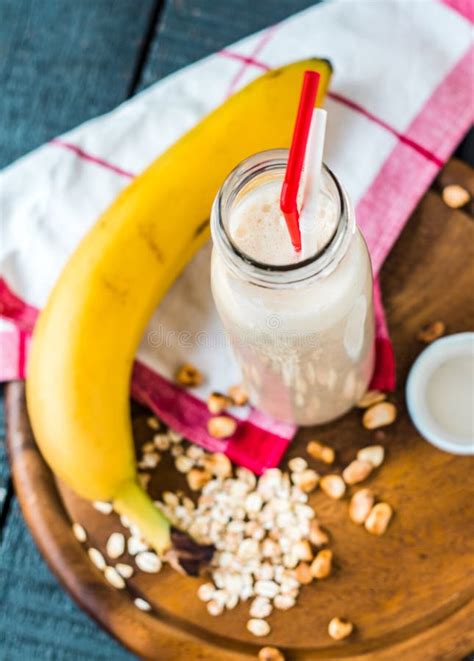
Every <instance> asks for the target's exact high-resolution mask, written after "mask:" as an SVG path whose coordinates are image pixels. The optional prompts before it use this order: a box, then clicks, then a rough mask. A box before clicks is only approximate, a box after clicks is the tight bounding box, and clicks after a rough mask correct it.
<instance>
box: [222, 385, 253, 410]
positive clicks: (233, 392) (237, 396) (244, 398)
mask: <svg viewBox="0 0 474 661" xmlns="http://www.w3.org/2000/svg"><path fill="white" fill-rule="evenodd" d="M227 392H228V394H229V397H230V398H231V400H232V401H233V403H234V404H235V406H245V404H247V402H248V401H249V396H248V395H247V393H246V392H245V390H244V388H243V386H241V385H236V386H231V387H230V388H229V390H228V391H227Z"/></svg>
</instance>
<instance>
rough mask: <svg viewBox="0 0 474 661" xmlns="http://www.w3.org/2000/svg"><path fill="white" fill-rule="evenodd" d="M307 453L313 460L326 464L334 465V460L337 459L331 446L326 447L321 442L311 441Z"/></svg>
mask: <svg viewBox="0 0 474 661" xmlns="http://www.w3.org/2000/svg"><path fill="white" fill-rule="evenodd" d="M306 452H307V453H308V454H309V456H310V457H313V459H317V460H318V461H322V462H323V463H325V464H333V463H334V459H335V458H336V453H335V452H334V450H333V448H331V447H329V445H324V444H323V443H320V442H319V441H310V442H309V443H308V445H307V446H306Z"/></svg>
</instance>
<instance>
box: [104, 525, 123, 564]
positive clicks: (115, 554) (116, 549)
mask: <svg viewBox="0 0 474 661" xmlns="http://www.w3.org/2000/svg"><path fill="white" fill-rule="evenodd" d="M105 550H106V553H107V555H108V556H109V558H112V559H113V560H115V559H116V558H119V557H120V556H121V555H123V553H124V552H125V537H124V535H122V533H121V532H113V533H112V534H111V535H110V537H109V538H108V540H107V544H106V547H105Z"/></svg>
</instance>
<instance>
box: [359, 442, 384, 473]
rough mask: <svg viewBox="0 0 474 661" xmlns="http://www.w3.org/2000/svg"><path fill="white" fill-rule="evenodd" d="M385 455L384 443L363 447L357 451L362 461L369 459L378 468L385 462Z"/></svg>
mask: <svg viewBox="0 0 474 661" xmlns="http://www.w3.org/2000/svg"><path fill="white" fill-rule="evenodd" d="M384 457H385V449H384V447H383V445H368V446H367V447H365V448H361V449H360V450H359V452H358V453H357V459H359V460H360V461H368V462H369V463H371V464H372V466H373V467H374V468H378V467H379V466H381V465H382V464H383V460H384Z"/></svg>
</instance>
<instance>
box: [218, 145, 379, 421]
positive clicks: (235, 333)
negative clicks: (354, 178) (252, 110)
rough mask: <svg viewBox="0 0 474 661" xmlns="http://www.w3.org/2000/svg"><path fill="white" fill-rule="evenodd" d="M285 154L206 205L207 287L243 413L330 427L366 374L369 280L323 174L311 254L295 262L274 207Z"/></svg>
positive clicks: (354, 232) (340, 201)
mask: <svg viewBox="0 0 474 661" xmlns="http://www.w3.org/2000/svg"><path fill="white" fill-rule="evenodd" d="M286 162H287V151H286V150H272V151H268V152H263V153H261V154H256V155H255V156H252V157H250V158H248V159H247V160H246V161H244V162H243V163H241V164H240V165H239V166H238V167H237V168H236V169H235V170H234V171H233V172H231V174H230V175H229V176H228V178H227V179H226V181H225V182H224V185H223V186H222V188H221V190H220V191H219V193H218V195H217V197H216V200H215V202H214V206H213V210H212V216H211V230H212V237H213V242H214V248H213V255H212V272H211V281H212V282H211V285H212V292H213V296H214V300H215V303H216V306H217V310H218V312H219V315H220V317H221V319H222V322H223V324H224V327H225V330H226V332H227V335H228V337H229V339H230V342H231V344H232V347H233V350H234V353H235V355H236V357H237V360H238V362H239V364H240V367H241V370H242V374H243V381H244V386H245V388H246V389H247V391H248V394H249V397H250V401H251V403H252V404H253V405H254V406H256V407H257V408H259V409H261V410H262V411H264V412H266V413H268V414H270V415H272V416H273V417H275V418H277V419H279V420H283V421H286V422H292V423H296V424H299V425H313V424H320V423H324V422H328V421H330V420H333V419H334V418H337V417H338V416H340V415H342V414H343V413H345V412H346V411H347V410H348V409H350V408H351V407H352V406H353V405H354V403H355V402H356V401H357V400H358V399H359V398H360V397H361V396H362V394H363V393H364V392H365V391H366V389H367V387H368V384H369V381H370V378H371V376H372V372H373V367H374V315H373V304H372V271H371V266H370V259H369V255H368V251H367V247H366V245H365V242H364V239H363V237H362V235H361V233H360V232H359V230H358V229H357V226H356V224H355V217H354V211H353V208H352V205H351V202H350V200H349V198H348V196H347V194H346V193H345V191H344V189H343V188H342V186H341V184H340V183H339V182H338V180H337V178H336V177H335V175H333V174H332V173H331V172H330V170H329V169H328V168H326V167H323V170H322V176H321V189H320V193H319V198H318V205H317V210H316V217H315V218H314V228H315V233H314V235H313V239H312V242H311V247H312V248H313V249H314V251H313V252H312V253H310V254H307V253H305V254H304V257H302V256H301V254H299V253H297V252H296V251H295V250H294V248H293V246H292V244H291V241H290V237H289V234H288V230H287V227H286V223H285V219H284V217H283V215H282V213H281V211H280V205H279V199H280V190H281V186H282V181H283V177H284V174H285V168H286Z"/></svg>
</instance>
